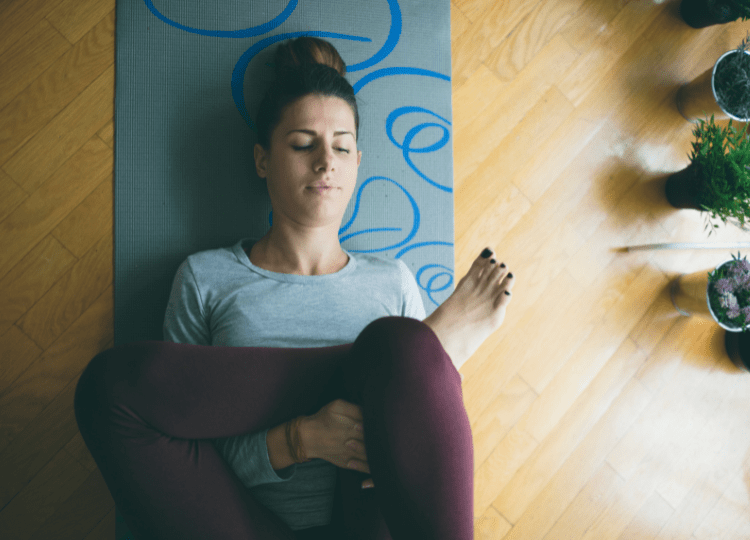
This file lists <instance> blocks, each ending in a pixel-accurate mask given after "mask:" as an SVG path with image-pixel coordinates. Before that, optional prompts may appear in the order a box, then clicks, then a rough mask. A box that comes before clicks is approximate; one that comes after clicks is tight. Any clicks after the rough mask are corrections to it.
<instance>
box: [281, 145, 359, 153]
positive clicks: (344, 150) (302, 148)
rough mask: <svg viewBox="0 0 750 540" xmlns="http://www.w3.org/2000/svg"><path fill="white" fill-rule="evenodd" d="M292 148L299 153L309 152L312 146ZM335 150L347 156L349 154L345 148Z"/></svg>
mask: <svg viewBox="0 0 750 540" xmlns="http://www.w3.org/2000/svg"><path fill="white" fill-rule="evenodd" d="M292 148H294V149H295V150H297V151H300V152H301V151H302V150H310V149H311V148H312V145H311V144H310V145H308V146H292ZM336 150H338V151H339V152H346V153H347V154H348V153H349V150H348V149H346V148H337V149H336Z"/></svg>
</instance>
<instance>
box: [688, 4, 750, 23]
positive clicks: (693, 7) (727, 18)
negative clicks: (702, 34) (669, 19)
mask: <svg viewBox="0 0 750 540" xmlns="http://www.w3.org/2000/svg"><path fill="white" fill-rule="evenodd" d="M680 16H681V17H682V20H683V21H685V22H686V23H687V24H689V25H690V26H692V27H693V28H705V27H706V26H711V25H714V24H724V23H728V22H732V21H736V20H737V19H740V18H741V19H742V20H743V21H746V20H747V19H748V17H750V1H748V0H682V2H680Z"/></svg>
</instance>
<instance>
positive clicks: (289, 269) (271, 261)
mask: <svg viewBox="0 0 750 540" xmlns="http://www.w3.org/2000/svg"><path fill="white" fill-rule="evenodd" d="M256 248H257V250H256ZM252 252H253V255H255V256H256V257H255V259H253V258H252V257H251V260H252V262H253V264H256V265H257V266H260V267H261V268H267V269H269V270H272V271H276V272H281V273H285V274H297V275H302V276H316V275H323V274H333V273H335V272H338V271H340V270H341V269H342V268H344V267H345V266H346V264H347V263H348V257H347V255H346V253H344V250H343V249H341V243H340V242H339V239H338V237H337V236H332V235H331V234H330V232H327V231H323V230H316V231H314V232H310V233H307V234H304V235H300V234H296V235H292V234H290V233H288V232H286V233H285V232H284V231H283V230H281V229H277V228H275V227H272V228H271V230H270V231H269V232H268V233H267V234H266V235H265V236H264V237H263V238H261V239H260V240H259V241H258V243H257V244H256V245H255V246H253V249H252ZM256 259H257V261H258V262H256Z"/></svg>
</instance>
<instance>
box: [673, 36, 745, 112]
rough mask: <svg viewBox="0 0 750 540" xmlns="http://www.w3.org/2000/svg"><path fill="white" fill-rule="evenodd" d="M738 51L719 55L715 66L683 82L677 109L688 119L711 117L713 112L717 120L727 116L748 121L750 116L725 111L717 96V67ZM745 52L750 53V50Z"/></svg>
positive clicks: (679, 91)
mask: <svg viewBox="0 0 750 540" xmlns="http://www.w3.org/2000/svg"><path fill="white" fill-rule="evenodd" d="M736 52H737V51H735V50H732V51H727V52H725V53H724V54H722V55H721V56H720V57H719V59H718V60H717V61H716V63H715V64H714V67H713V68H711V69H707V70H706V71H705V72H704V73H703V74H702V75H701V76H700V77H698V78H697V79H695V80H693V81H692V82H690V83H687V84H683V85H682V86H681V87H680V89H679V90H678V91H677V109H678V110H679V111H680V114H681V115H682V116H683V117H684V118H685V119H686V120H688V121H690V122H694V121H696V120H698V119H703V118H704V117H708V118H710V117H711V115H712V114H713V115H714V118H716V119H717V120H718V119H727V118H731V119H733V120H737V121H738V122H747V121H749V120H750V118H738V117H736V116H734V115H733V114H730V113H729V112H727V111H725V110H724V108H723V107H721V106H720V105H719V100H718V99H717V98H716V86H715V79H716V67H717V66H718V65H719V63H720V62H721V61H722V60H723V59H724V57H725V56H727V55H730V54H734V53H736ZM744 52H745V54H748V55H750V51H744Z"/></svg>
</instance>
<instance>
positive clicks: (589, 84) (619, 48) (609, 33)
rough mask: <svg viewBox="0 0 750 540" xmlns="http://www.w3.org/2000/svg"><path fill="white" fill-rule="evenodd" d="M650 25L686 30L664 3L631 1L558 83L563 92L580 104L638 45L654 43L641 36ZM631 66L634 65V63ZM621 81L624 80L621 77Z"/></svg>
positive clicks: (668, 29)
mask: <svg viewBox="0 0 750 540" xmlns="http://www.w3.org/2000/svg"><path fill="white" fill-rule="evenodd" d="M655 10H658V15H657V16H656V17H654V12H655ZM683 24H684V23H683ZM650 25H651V26H652V27H654V28H655V27H657V25H658V26H659V27H661V28H662V29H664V30H663V31H672V32H678V31H680V30H683V27H682V26H679V25H678V24H677V23H676V22H675V21H674V20H673V18H672V16H671V14H670V13H669V12H667V11H666V10H665V9H664V6H663V5H657V4H651V3H645V2H629V3H628V4H627V5H626V6H625V7H624V8H623V9H622V10H621V11H620V12H619V13H618V14H617V16H616V17H615V18H614V20H612V22H611V23H610V24H608V25H607V27H606V28H605V29H604V30H603V31H602V32H601V33H600V34H599V35H597V37H596V40H595V41H594V42H593V43H592V44H591V45H590V46H589V47H588V48H587V50H586V52H585V53H584V54H582V55H581V56H580V57H579V58H578V60H577V62H576V63H575V65H574V66H572V67H571V69H570V70H569V71H568V72H567V73H566V74H565V77H563V78H562V79H561V80H560V81H559V82H558V84H557V86H558V88H559V89H560V91H561V92H562V93H563V94H564V95H565V96H566V97H567V98H568V99H569V100H570V102H571V103H573V104H574V105H575V106H576V107H578V106H580V105H581V103H582V102H583V99H584V98H585V97H586V96H587V95H589V94H590V93H591V92H592V91H593V89H595V88H596V86H597V84H598V83H599V82H600V81H602V80H603V79H605V78H606V76H607V74H608V73H609V72H610V71H611V68H610V66H617V65H618V60H619V59H620V58H622V57H623V56H624V55H625V53H626V52H628V51H629V50H630V49H631V47H632V46H633V45H634V44H636V46H638V47H641V48H647V47H649V46H650V43H649V42H648V41H647V40H645V39H639V38H640V36H641V34H643V33H644V31H645V30H646V28H647V27H649V26H650ZM683 33H684V30H683ZM660 41H661V40H660ZM633 53H635V51H633ZM629 65H630V66H632V64H629ZM618 71H619V70H618ZM620 82H621V83H622V82H623V81H622V80H620Z"/></svg>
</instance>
